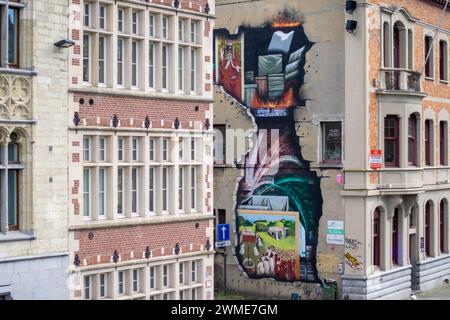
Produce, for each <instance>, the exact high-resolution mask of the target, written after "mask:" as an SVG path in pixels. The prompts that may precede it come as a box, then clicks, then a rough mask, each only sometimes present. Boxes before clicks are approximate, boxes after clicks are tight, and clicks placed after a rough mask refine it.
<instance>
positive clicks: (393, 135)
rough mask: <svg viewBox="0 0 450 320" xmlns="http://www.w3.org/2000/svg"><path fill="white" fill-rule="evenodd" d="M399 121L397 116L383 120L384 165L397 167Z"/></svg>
mask: <svg viewBox="0 0 450 320" xmlns="http://www.w3.org/2000/svg"><path fill="white" fill-rule="evenodd" d="M399 139H400V134H399V121H398V117H397V116H387V117H386V118H384V165H385V166H386V167H398V166H399V163H400V161H399V160H400V159H399Z"/></svg>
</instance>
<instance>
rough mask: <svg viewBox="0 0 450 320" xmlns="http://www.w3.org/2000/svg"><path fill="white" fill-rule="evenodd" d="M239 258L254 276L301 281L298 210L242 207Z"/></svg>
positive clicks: (239, 225)
mask: <svg viewBox="0 0 450 320" xmlns="http://www.w3.org/2000/svg"><path fill="white" fill-rule="evenodd" d="M238 227H239V228H238V237H239V246H240V250H239V252H238V259H239V261H241V262H242V266H243V268H244V269H245V271H246V273H247V275H248V276H249V277H251V278H267V277H271V278H275V279H276V280H279V281H297V280H300V259H299V248H300V242H299V241H300V240H299V239H300V232H299V230H300V228H299V219H298V212H274V211H258V210H239V212H238Z"/></svg>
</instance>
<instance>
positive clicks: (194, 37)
mask: <svg viewBox="0 0 450 320" xmlns="http://www.w3.org/2000/svg"><path fill="white" fill-rule="evenodd" d="M190 31H191V43H196V42H197V22H196V21H191V30H190Z"/></svg>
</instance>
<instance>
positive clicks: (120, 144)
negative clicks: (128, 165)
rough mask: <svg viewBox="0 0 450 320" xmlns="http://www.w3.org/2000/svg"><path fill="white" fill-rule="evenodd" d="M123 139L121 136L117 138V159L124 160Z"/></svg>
mask: <svg viewBox="0 0 450 320" xmlns="http://www.w3.org/2000/svg"><path fill="white" fill-rule="evenodd" d="M124 146H125V140H124V139H123V138H118V139H117V160H119V161H125V154H124V152H123V149H124Z"/></svg>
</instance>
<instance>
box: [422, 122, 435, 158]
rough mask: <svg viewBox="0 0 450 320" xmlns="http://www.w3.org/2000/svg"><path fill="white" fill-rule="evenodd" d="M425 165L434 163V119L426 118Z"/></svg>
mask: <svg viewBox="0 0 450 320" xmlns="http://www.w3.org/2000/svg"><path fill="white" fill-rule="evenodd" d="M424 136H425V165H426V166H431V165H433V160H432V155H433V145H434V143H433V120H425V135H424Z"/></svg>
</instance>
